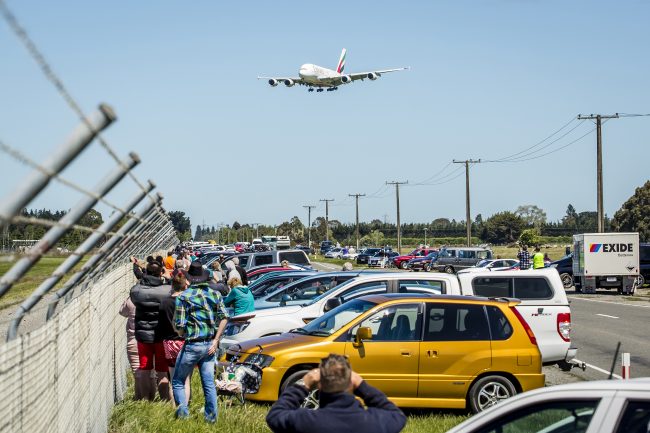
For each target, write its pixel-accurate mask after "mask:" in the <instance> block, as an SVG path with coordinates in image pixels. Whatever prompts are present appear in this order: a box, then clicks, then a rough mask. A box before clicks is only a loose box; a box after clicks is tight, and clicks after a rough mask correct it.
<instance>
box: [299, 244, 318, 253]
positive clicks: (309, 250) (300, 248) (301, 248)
mask: <svg viewBox="0 0 650 433" xmlns="http://www.w3.org/2000/svg"><path fill="white" fill-rule="evenodd" d="M294 248H295V249H296V250H302V251H304V252H305V254H314V249H313V248H309V247H308V246H307V245H296V246H295V247H294Z"/></svg>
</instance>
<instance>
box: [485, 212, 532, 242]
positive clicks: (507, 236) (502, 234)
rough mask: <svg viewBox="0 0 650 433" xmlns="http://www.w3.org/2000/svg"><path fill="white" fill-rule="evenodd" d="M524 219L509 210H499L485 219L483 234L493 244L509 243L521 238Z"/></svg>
mask: <svg viewBox="0 0 650 433" xmlns="http://www.w3.org/2000/svg"><path fill="white" fill-rule="evenodd" d="M525 224H526V223H525V222H524V220H523V219H522V218H521V217H520V216H519V215H517V214H515V213H513V212H509V211H505V212H499V213H496V214H494V215H492V216H491V217H490V218H488V219H487V220H485V224H483V232H482V233H481V236H482V238H483V240H484V241H487V242H491V243H493V244H509V243H513V242H515V241H516V240H517V239H519V236H520V235H521V232H522V230H523V228H524V226H525Z"/></svg>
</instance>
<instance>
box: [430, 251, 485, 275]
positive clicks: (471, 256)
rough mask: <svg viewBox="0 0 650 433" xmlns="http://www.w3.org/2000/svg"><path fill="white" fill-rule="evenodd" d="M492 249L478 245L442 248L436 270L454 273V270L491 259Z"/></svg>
mask: <svg viewBox="0 0 650 433" xmlns="http://www.w3.org/2000/svg"><path fill="white" fill-rule="evenodd" d="M491 258H492V251H491V250H489V249H487V248H478V247H447V248H441V249H440V251H439V253H438V260H437V261H436V270H438V271H441V272H443V271H444V272H447V273H448V274H453V273H454V272H456V271H458V270H460V269H465V268H469V267H472V266H476V264H477V263H478V262H480V261H481V260H484V259H491Z"/></svg>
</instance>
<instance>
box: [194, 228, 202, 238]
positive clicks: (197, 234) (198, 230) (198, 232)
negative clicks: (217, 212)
mask: <svg viewBox="0 0 650 433" xmlns="http://www.w3.org/2000/svg"><path fill="white" fill-rule="evenodd" d="M202 237H203V229H202V228H201V226H200V225H199V224H197V225H196V232H194V240H195V241H200V240H201V238H202Z"/></svg>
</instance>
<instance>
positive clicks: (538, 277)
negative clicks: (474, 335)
mask: <svg viewBox="0 0 650 433" xmlns="http://www.w3.org/2000/svg"><path fill="white" fill-rule="evenodd" d="M458 279H459V281H460V286H461V290H462V294H463V295H470V296H485V297H490V298H517V299H519V300H521V304H519V305H518V306H517V311H519V312H520V313H521V315H522V316H523V318H524V319H525V320H526V322H527V323H528V324H529V325H530V328H531V329H532V331H533V333H534V334H535V338H536V339H537V343H538V346H539V351H540V352H541V353H542V362H543V363H544V364H546V365H550V364H559V366H560V367H561V368H563V369H571V367H572V366H574V365H575V364H573V363H571V360H572V359H573V358H575V356H576V352H577V349H575V348H572V347H571V336H570V332H571V309H570V308H569V299H568V298H567V296H566V292H565V290H564V286H563V285H562V280H561V279H560V275H559V274H558V273H557V271H556V270H555V269H551V268H545V269H535V270H527V271H519V270H513V271H499V272H490V271H483V272H466V273H460V272H459V273H458Z"/></svg>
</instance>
